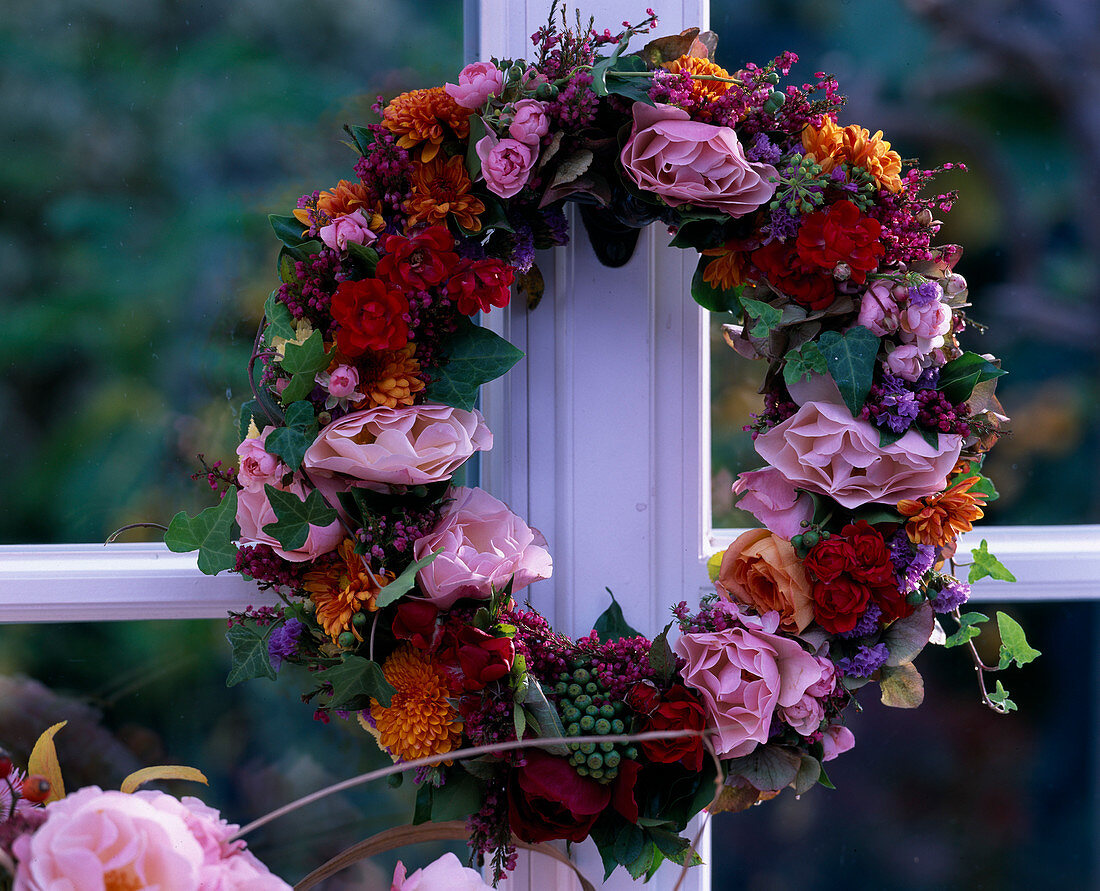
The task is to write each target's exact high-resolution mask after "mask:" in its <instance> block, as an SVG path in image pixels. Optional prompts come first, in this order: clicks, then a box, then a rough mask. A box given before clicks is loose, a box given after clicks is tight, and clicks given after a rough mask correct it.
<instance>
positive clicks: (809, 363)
mask: <svg viewBox="0 0 1100 891" xmlns="http://www.w3.org/2000/svg"><path fill="white" fill-rule="evenodd" d="M828 370H829V366H828V364H827V363H826V362H825V355H824V354H823V353H822V352H821V350H820V349H819V348H818V345H817V344H816V343H814V342H813V341H812V340H811V341H809V342H807V343H804V344H802V346H801V347H800V348H799V349H797V350H791V351H790V352H789V353H787V355H786V356H785V357H784V365H783V380H784V381H785V382H786V384H787V386H788V387H791V386H793V385H794V384H797V383H798V382H799V381H801V380H804V379H806V378H809V377H810V376H811V375H814V374H825V372H826V371H828Z"/></svg>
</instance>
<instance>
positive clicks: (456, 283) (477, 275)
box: [447, 260, 516, 316]
mask: <svg viewBox="0 0 1100 891" xmlns="http://www.w3.org/2000/svg"><path fill="white" fill-rule="evenodd" d="M515 278H516V274H515V271H514V270H513V269H512V267H511V266H506V265H505V264H503V263H501V262H499V261H498V260H466V261H464V262H463V263H461V264H460V265H459V266H458V267H457V268H456V269H455V271H454V273H453V274H452V275H451V277H450V278H449V279H447V296H448V297H450V298H451V299H452V300H454V301H455V303H456V304H457V305H458V311H459V312H460V313H462V314H463V315H464V316H472V315H474V313H476V312H478V311H479V310H480V311H481V312H489V310H490V309H491V308H492V307H494V306H507V305H508V301H509V300H511V299H512V291H511V288H512V282H513V281H515Z"/></svg>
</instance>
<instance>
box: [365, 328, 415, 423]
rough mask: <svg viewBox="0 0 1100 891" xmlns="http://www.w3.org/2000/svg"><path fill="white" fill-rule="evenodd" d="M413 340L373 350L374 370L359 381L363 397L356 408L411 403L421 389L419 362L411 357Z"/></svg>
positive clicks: (413, 350)
mask: <svg viewBox="0 0 1100 891" xmlns="http://www.w3.org/2000/svg"><path fill="white" fill-rule="evenodd" d="M414 352H416V344H412V343H410V344H408V345H406V346H405V347H403V348H402V349H399V350H384V351H382V352H380V353H378V354H377V361H378V365H377V371H375V372H374V374H373V376H372V377H371V378H370V379H367V380H366V381H365V383H364V384H363V392H364V393H365V394H366V399H365V400H364V401H363V402H361V403H360V404H359V405H358V406H356V407H357V408H374V407H375V406H380V405H385V406H387V407H388V408H397V406H399V405H412V404H413V403H414V402H415V401H416V394H417V393H419V392H420V391H421V390H423V389H424V380H423V378H421V377H420V363H419V362H418V361H417V360H416V359H414V358H413V353H414Z"/></svg>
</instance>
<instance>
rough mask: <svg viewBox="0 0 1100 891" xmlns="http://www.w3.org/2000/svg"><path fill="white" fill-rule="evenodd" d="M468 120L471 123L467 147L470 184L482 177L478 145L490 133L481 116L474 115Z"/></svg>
mask: <svg viewBox="0 0 1100 891" xmlns="http://www.w3.org/2000/svg"><path fill="white" fill-rule="evenodd" d="M467 120H469V122H470V135H469V139H468V144H467V147H466V172H467V173H469V174H470V182H477V181H478V179H479V178H480V177H481V155H479V154H478V153H477V144H478V142H479V141H480V140H482V139H484V138H485V136H486V134H487V133H488V131H487V130H486V128H485V121H483V120H482V119H481V115H476V114H472V115H470V117H469V118H468V119H467Z"/></svg>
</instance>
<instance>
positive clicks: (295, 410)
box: [265, 401, 318, 470]
mask: <svg viewBox="0 0 1100 891" xmlns="http://www.w3.org/2000/svg"><path fill="white" fill-rule="evenodd" d="M317 430H318V427H317V417H316V415H314V414H313V406H312V405H310V404H309V403H308V402H304V401H302V402H292V403H291V404H290V407H289V408H287V410H286V426H285V427H279V428H278V429H276V430H272V431H271V433H269V434H268V436H267V440H266V443H265V447H266V448H267V450H268V451H269V452H271V454H273V455H278V456H279V457H280V458H282V459H283V463H284V464H286V466H287V467H289V468H290V469H291V470H297V469H298V468H299V467H301V466H302V457H303V456H304V455H305V453H306V450H307V449H308V448H309V447H310V446H311V445H313V440H315V439H316V438H317Z"/></svg>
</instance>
